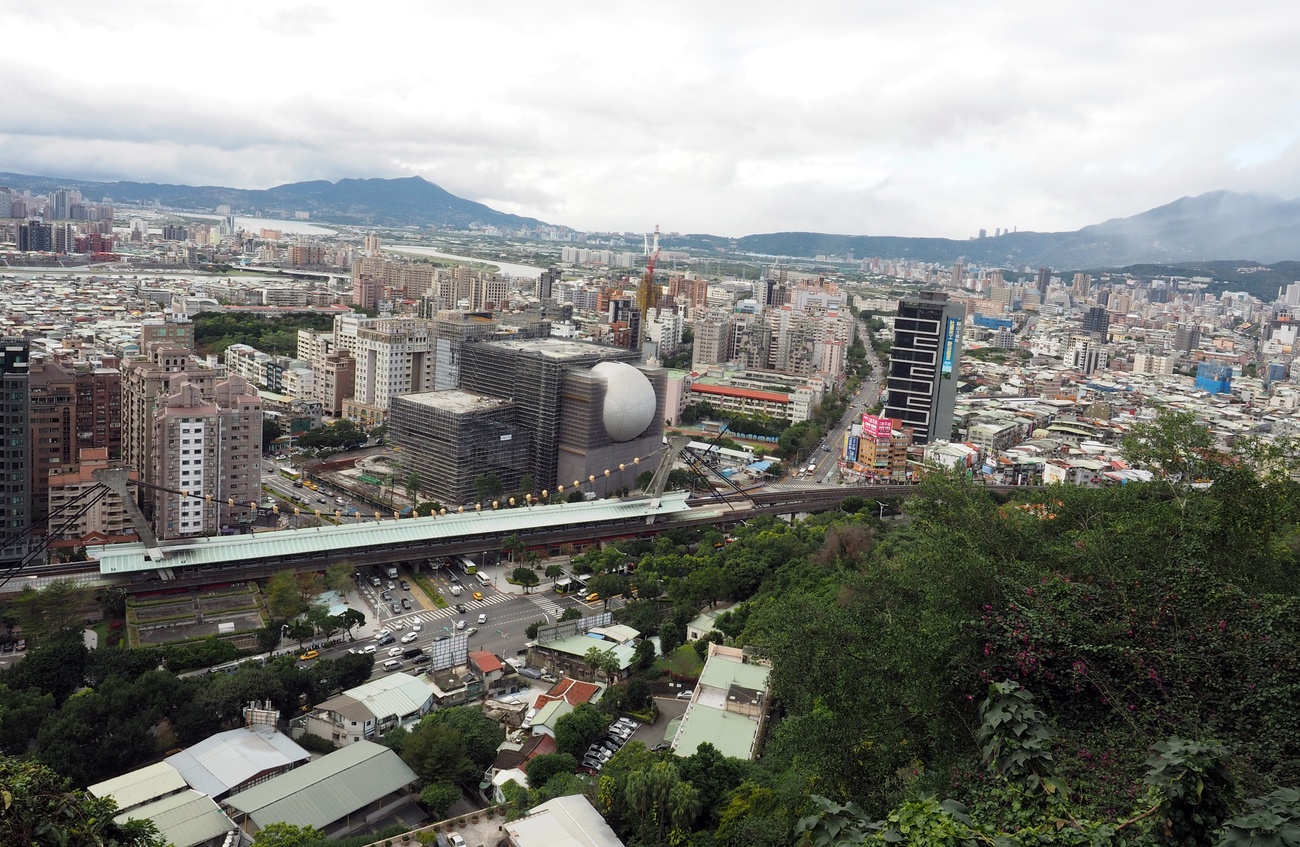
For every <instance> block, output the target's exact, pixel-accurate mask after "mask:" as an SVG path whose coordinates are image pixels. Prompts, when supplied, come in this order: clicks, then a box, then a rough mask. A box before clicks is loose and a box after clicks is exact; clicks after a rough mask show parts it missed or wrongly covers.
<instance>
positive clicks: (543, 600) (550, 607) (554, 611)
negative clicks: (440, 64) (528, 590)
mask: <svg viewBox="0 0 1300 847" xmlns="http://www.w3.org/2000/svg"><path fill="white" fill-rule="evenodd" d="M528 599H529V600H531V601H532V603H533V605H534V606H536V607H537V608H539V609H541V610H542V611H543V612H545V613H546V614H548V615H550V616H551V617H553V618H558V617H559V616H560V613H561V612H563V611H564V607H563V606H561V605H560V604H559V603H556V602H555V601H554V600H551V599H549V598H548V597H546V595H544V594H529V595H528Z"/></svg>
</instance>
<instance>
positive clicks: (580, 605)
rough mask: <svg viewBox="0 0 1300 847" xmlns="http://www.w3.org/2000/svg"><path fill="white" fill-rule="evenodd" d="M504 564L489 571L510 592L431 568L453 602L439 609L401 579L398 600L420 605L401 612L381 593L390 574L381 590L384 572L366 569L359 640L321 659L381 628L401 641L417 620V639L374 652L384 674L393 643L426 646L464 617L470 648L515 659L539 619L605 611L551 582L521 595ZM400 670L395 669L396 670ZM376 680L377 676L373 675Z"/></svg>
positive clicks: (358, 595) (359, 594)
mask: <svg viewBox="0 0 1300 847" xmlns="http://www.w3.org/2000/svg"><path fill="white" fill-rule="evenodd" d="M505 570H506V569H505V568H504V567H501V566H492V567H488V568H485V569H484V573H485V574H488V575H491V576H494V577H495V579H496V581H497V582H498V584H502V585H506V587H508V588H509V589H510V590H508V591H503V590H497V589H496V588H493V587H492V586H485V585H481V584H479V583H478V581H477V580H476V579H475V578H474V577H467V576H465V575H464V574H460V573H458V572H457V573H455V575H456V577H457V578H458V579H459V582H452V580H451V578H450V577H451V576H452V572H451V571H449V570H447V569H445V568H443V569H439V570H437V571H436V572H435V573H434V575H433V576H432V578H430V577H429V575H428V574H427V572H426V573H425V574H424V578H425V579H426V580H428V581H430V582H432V583H433V584H434V586H435V587H436V588H437V589H438V591H439V592H440V593H441V595H442V596H443V598H444V599H445V600H446V601H447V602H448V603H449V604H451V605H450V606H449V607H448V608H445V609H439V608H436V607H435V606H434V604H433V603H432V602H430V601H426V599H425V598H424V594H423V592H422V591H420V590H419V587H418V586H417V585H415V584H412V586H411V590H409V591H403V590H402V588H401V585H400V582H398V583H397V588H396V589H395V590H393V591H391V592H390V594H391V596H392V597H393V599H394V600H396V601H397V602H398V603H399V604H400V602H401V600H402V598H407V599H409V600H411V602H412V606H414V607H415V608H413V609H411V610H410V611H405V610H404V611H401V612H399V613H398V614H393V612H392V610H391V608H390V607H389V603H388V602H387V601H384V600H383V599H382V596H381V592H383V591H386V590H388V589H387V588H386V586H387V583H388V578H387V576H381V580H382V583H383V584H382V585H381V587H380V588H378V589H376V588H374V586H373V585H372V584H371V581H370V580H371V577H372V576H373V575H379V571H378V570H377V569H375V568H362V569H361V573H362V576H363V578H362V580H361V583H362V584H361V585H359V586H358V588H357V590H356V591H355V592H352V593H350V597H349V601H350V603H351V604H352V605H353V607H354V608H356V609H359V610H361V611H362V612H363V613H365V615H366V624H365V625H364V626H362V627H359V628H358V629H357V631H356V637H357V638H356V642H355V643H351V642H350V643H347V644H339V645H335V646H333V647H328V648H324V649H321V650H320V655H321V658H335V657H337V656H339V655H342V654H344V653H346V652H347V650H348V648H353V649H356V648H359V647H362V646H365V645H366V644H372V643H374V635H375V633H377V632H378V631H379V630H381V629H390V630H392V633H393V635H394V636H396V637H397V638H398V639H400V638H401V637H402V636H403V635H405V634H407V633H409V632H411V631H412V629H411V627H412V626H413V625H414V624H417V623H418V624H419V625H420V627H421V628H420V630H419V635H418V637H417V638H416V639H414V640H413V641H411V642H409V643H407V644H402V643H401V641H400V640H399V641H397V642H395V643H393V644H390V645H385V646H383V647H380V648H378V650H377V651H376V653H375V674H374V676H376V677H377V676H383V675H384V673H383V672H382V671H381V668H382V666H383V663H384V662H385V661H387V660H388V658H389V656H388V650H389V649H391V648H393V647H402V648H410V647H420V648H422V649H426V650H427V648H428V647H429V646H430V645H431V644H432V643H433V641H434V639H436V638H438V637H439V636H442V635H449V634H451V633H453V632H456V631H457V624H458V622H460V621H464V622H465V628H464V629H463V630H460V631H468V630H469V628H471V627H474V628H477V630H478V631H477V632H475V633H474V634H473V635H471V636H470V637H469V650H470V652H474V651H476V650H487V651H488V652H491V653H494V654H496V655H498V656H501V657H503V658H510V657H513V656H517V655H520V654H522V653H523V652H525V645H526V643H527V641H528V637H527V636H526V635H525V634H524V631H525V630H526V629H527V628H528V625H529V624H531V623H533V622H534V621H541V620H546V621H550V622H551V623H554V622H555V620H556V618H557V617H558V616H559V615H560V614H561V613H562V612H563V611H564V610H565V609H568V608H577V609H578V610H579V611H581V612H582V613H583V615H584V616H585V615H592V614H597V613H599V612H601V611H603V610H604V607H603V604H602V603H600V602H596V603H584V602H583V601H582V600H580V599H578V597H577V596H576V595H567V596H561V595H558V594H555V593H554V592H552V591H551V590H550V588H549V583H548V582H547V581H546V580H543V584H542V585H539V586H537V587H536V589H535V593H533V594H522V593H518V592H520V591H521V590H522V589H519V588H517V587H516V586H509V585H508V584H504V583H503V579H504V573H505ZM409 576H410V575H409V573H408V572H407V571H406V569H405V568H401V569H399V572H398V579H399V580H401V579H408V580H409ZM453 585H460V586H462V593H461V595H460V596H459V597H456V596H454V595H453V594H452V591H451V588H452V586H453ZM474 591H478V592H480V593H481V594H482V595H483V599H482V600H475V599H473V592H474ZM457 603H459V604H461V605H463V606H464V607H465V611H464V612H463V613H461V612H458V611H456V609H455V605H456V604H457ZM479 615H486V616H487V622H486V623H482V624H480V623H478V617H479ZM424 667H427V665H412V664H411V663H410V660H405V659H404V660H402V667H401V668H399V669H398V670H400V671H405V672H407V673H412V672H415V673H418V672H419V671H420V670H421V669H423V668H424ZM394 672H396V671H394ZM372 678H374V677H372Z"/></svg>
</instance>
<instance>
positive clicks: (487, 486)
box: [474, 473, 505, 503]
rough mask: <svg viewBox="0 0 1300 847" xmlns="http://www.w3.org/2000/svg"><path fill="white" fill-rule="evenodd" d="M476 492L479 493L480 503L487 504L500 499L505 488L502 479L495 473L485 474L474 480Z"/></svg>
mask: <svg viewBox="0 0 1300 847" xmlns="http://www.w3.org/2000/svg"><path fill="white" fill-rule="evenodd" d="M474 490H475V491H476V492H478V499H479V502H480V503H487V502H489V501H491V500H492V499H494V498H496V497H500V496H501V492H502V491H504V490H505V487H504V486H503V485H502V483H501V477H499V476H497V475H496V474H494V473H485V474H483V475H481V476H477V477H475V478H474Z"/></svg>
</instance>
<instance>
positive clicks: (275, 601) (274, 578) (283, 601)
mask: <svg viewBox="0 0 1300 847" xmlns="http://www.w3.org/2000/svg"><path fill="white" fill-rule="evenodd" d="M262 596H263V597H265V598H266V608H267V611H269V612H270V613H271V616H272V617H276V618H280V619H282V620H288V619H290V618H296V617H297V616H298V615H300V614H302V613H303V612H304V611H306V609H307V604H306V603H305V602H304V601H303V598H302V593H301V591H299V588H298V579H297V577H296V575H295V574H294V572H293V571H279V572H277V573H274V574H272V575H271V577H270V578H269V579H267V581H266V583H265V584H264V585H263V586H262Z"/></svg>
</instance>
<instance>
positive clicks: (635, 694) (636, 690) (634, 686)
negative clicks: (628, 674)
mask: <svg viewBox="0 0 1300 847" xmlns="http://www.w3.org/2000/svg"><path fill="white" fill-rule="evenodd" d="M646 643H649V642H644V641H643V642H642V644H646ZM638 646H639V645H638ZM650 661H652V662H653V661H654V645H653V644H651V645H650ZM624 702H625V703H626V705H627V708H629V709H631V710H632V711H634V712H640V711H643V710H645V709H648V708H650V704H651V703H653V702H654V698H653V697H652V696H651V694H650V684H649V683H648V682H646V681H645V680H644V679H642V678H641V677H636V678H635V679H633V680H631V681H630V682H628V684H627V697H626V699H625V701H624Z"/></svg>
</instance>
